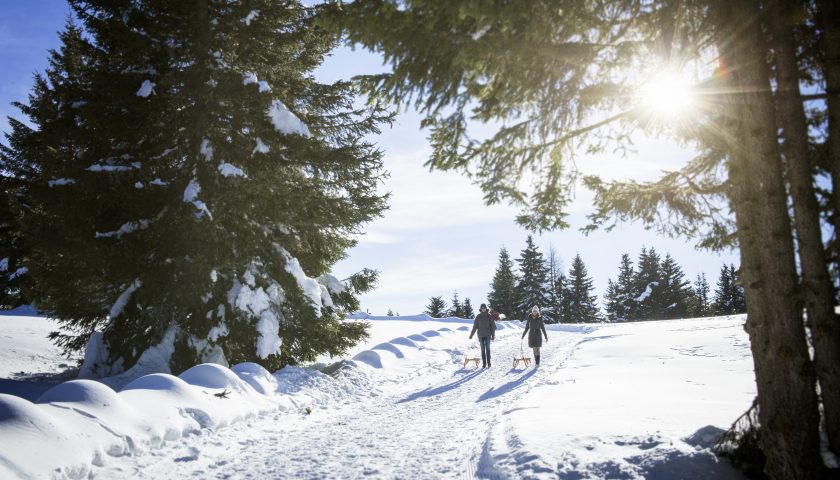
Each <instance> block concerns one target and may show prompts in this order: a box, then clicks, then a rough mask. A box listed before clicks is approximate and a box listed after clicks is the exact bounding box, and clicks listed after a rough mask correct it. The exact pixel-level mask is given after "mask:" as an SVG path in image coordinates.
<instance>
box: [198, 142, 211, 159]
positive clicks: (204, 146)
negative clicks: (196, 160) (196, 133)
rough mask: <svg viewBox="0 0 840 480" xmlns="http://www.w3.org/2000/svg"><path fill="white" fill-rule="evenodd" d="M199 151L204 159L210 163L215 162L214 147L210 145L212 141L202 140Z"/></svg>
mask: <svg viewBox="0 0 840 480" xmlns="http://www.w3.org/2000/svg"><path fill="white" fill-rule="evenodd" d="M198 149H199V151H200V152H201V154H202V155H204V159H205V160H207V161H208V162H209V161H211V160H213V145H212V144H211V143H210V140H207V139H206V138H205V139H202V140H201V145H200V146H199V148H198Z"/></svg>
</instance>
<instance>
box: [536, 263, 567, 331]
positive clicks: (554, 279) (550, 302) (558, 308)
mask: <svg viewBox="0 0 840 480" xmlns="http://www.w3.org/2000/svg"><path fill="white" fill-rule="evenodd" d="M547 262H548V264H547V265H546V270H547V272H548V273H547V275H548V284H547V285H546V287H547V293H546V296H545V297H546V300H545V301H546V304H545V308H543V309H542V310H541V312H540V313H541V314H542V316H543V319H544V321H545V322H546V323H555V322H559V321H561V320H562V318H563V289H562V288H561V285H560V282H559V277H560V276H562V275H563V273H562V269H563V266H562V262H561V261H560V258H559V256H558V255H557V251H556V250H555V249H554V247H553V246H549V247H548V258H547Z"/></svg>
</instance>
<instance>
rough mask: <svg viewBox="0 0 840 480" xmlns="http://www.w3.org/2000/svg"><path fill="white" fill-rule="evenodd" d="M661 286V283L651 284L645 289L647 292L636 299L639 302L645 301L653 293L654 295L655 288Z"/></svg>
mask: <svg viewBox="0 0 840 480" xmlns="http://www.w3.org/2000/svg"><path fill="white" fill-rule="evenodd" d="M657 285H659V282H650V283H649V284H648V286H647V287H645V291H644V292H642V293H640V294H639V296H638V297H636V301H637V302H643V301H645V300H646V299H647V298H648V297H649V296H650V294H651V293H653V287H655V286H657Z"/></svg>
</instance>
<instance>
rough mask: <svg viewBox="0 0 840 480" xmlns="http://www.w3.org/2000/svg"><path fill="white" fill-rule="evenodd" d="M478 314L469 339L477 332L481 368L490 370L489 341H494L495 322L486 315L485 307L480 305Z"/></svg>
mask: <svg viewBox="0 0 840 480" xmlns="http://www.w3.org/2000/svg"><path fill="white" fill-rule="evenodd" d="M479 310H480V313H479V314H478V315H476V316H475V322H473V328H472V332H471V333H470V339H472V337H473V335H475V332H478V343H480V344H481V368H490V340H495V339H496V322H494V321H493V317H491V316H490V314H489V313H487V305H485V304H483V303H482V304H481V308H479Z"/></svg>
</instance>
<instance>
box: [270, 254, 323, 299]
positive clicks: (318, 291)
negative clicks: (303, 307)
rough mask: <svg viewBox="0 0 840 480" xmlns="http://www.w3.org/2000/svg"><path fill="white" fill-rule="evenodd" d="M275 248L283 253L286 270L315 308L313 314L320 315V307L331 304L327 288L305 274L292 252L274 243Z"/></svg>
mask: <svg viewBox="0 0 840 480" xmlns="http://www.w3.org/2000/svg"><path fill="white" fill-rule="evenodd" d="M275 248H277V250H278V251H279V252H280V254H281V255H283V258H285V259H286V272H288V273H289V274H291V275H292V277H294V279H295V281H297V284H298V286H299V287H300V289H301V290H302V291H303V294H304V296H306V297H308V298H309V300H310V302H311V303H310V305H311V306H312V308H313V309H315V314H316V315H317V316H321V307H322V306H323V305H327V306H331V305H332V300H331V299H330V296H329V292H328V290H327V288H326V287H324V286H322V285H321V284H320V283H319V282H318V280H316V279H314V278H311V277H309V276H307V275H306V272H304V271H303V267H301V266H300V262H299V261H298V259H297V258H295V257H293V256H292V254H290V253H289V252H288V251H286V250H285V249H284V248H283V247H280V246H279V245H275Z"/></svg>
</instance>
